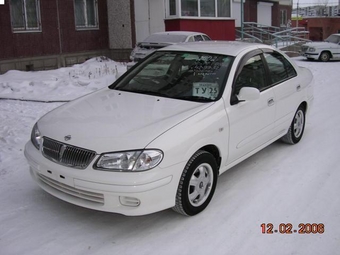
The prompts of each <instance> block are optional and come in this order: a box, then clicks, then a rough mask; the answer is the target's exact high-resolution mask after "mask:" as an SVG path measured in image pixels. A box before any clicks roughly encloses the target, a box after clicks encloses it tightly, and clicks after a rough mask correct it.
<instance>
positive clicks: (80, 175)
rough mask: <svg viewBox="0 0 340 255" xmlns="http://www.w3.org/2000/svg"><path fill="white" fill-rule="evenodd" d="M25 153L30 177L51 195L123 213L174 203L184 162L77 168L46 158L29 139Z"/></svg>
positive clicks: (147, 211)
mask: <svg viewBox="0 0 340 255" xmlns="http://www.w3.org/2000/svg"><path fill="white" fill-rule="evenodd" d="M25 156H26V158H27V160H28V163H29V165H30V173H31V176H32V178H33V179H34V180H35V181H36V182H37V183H38V185H39V186H40V187H41V188H42V189H44V190H45V191H47V192H48V193H50V194H51V195H53V196H55V197H58V198H60V199H62V200H64V201H67V202H69V203H72V204H75V205H79V206H82V207H86V208H90V209H95V210H99V211H107V212H114V213H120V214H124V215H145V214H150V213H153V212H157V211H161V210H164V209H167V208H171V207H173V206H174V205H175V197H176V192H177V188H178V183H179V179H180V175H181V172H182V170H183V169H184V165H185V163H179V164H176V165H173V166H171V167H168V168H159V167H157V168H154V169H152V170H149V171H145V172H136V173H125V172H107V171H98V170H94V169H93V168H92V164H90V166H88V167H87V168H86V169H83V170H80V169H74V168H69V167H65V166H62V165H59V164H56V163H54V162H52V161H50V160H48V159H46V158H45V157H44V156H43V155H42V154H41V152H40V151H38V150H37V149H36V148H35V147H34V146H33V145H32V143H31V142H30V141H29V142H28V143H27V144H26V146H25ZM95 160H96V158H95V159H94V160H93V162H95Z"/></svg>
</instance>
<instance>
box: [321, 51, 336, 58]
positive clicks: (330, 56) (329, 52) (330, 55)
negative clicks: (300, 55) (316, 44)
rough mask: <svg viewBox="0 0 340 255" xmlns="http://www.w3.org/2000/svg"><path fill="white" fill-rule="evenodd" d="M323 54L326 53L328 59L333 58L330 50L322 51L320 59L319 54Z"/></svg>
mask: <svg viewBox="0 0 340 255" xmlns="http://www.w3.org/2000/svg"><path fill="white" fill-rule="evenodd" d="M324 52H327V53H328V54H329V58H330V59H331V58H333V54H332V52H331V51H330V50H322V51H321V52H320V57H321V54H322V53H324Z"/></svg>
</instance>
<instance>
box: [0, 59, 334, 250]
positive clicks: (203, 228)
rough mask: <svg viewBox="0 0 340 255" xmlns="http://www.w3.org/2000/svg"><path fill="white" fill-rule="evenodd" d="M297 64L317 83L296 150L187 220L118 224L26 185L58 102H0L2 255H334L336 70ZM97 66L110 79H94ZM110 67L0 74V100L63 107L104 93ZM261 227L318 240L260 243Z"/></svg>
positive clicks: (227, 187)
mask: <svg viewBox="0 0 340 255" xmlns="http://www.w3.org/2000/svg"><path fill="white" fill-rule="evenodd" d="M295 61H296V62H297V63H298V64H299V65H301V66H305V67H308V68H309V69H310V70H311V71H312V72H313V74H314V76H315V103H314V106H313V109H312V112H311V115H310V116H309V118H308V120H307V125H306V131H305V135H304V138H303V139H302V141H301V142H300V143H299V144H297V145H295V146H289V145H286V144H283V143H280V142H276V143H274V144H272V145H271V146H269V147H267V148H266V149H264V150H262V151H261V152H259V153H257V154H255V155H254V156H252V157H251V158H249V159H247V160H246V161H244V162H242V163H240V164H239V165H237V166H235V167H233V168H232V169H230V170H229V171H227V172H226V173H224V174H223V175H221V176H220V177H219V181H218V184H217V189H216V192H215V195H214V198H213V200H212V202H211V203H210V205H209V206H208V208H207V209H206V210H205V211H204V212H202V213H201V214H199V215H197V216H195V217H183V216H181V215H179V214H176V213H174V212H173V211H172V210H166V211H163V212H159V213H155V214H151V215H147V216H140V217H126V216H122V215H118V214H112V213H104V212H97V211H93V210H89V209H85V208H81V207H78V206H75V205H71V204H68V203H66V202H63V201H61V200H59V199H57V198H54V197H52V196H50V195H49V194H47V193H46V192H44V191H43V190H42V189H40V188H39V187H38V186H37V185H36V184H35V183H34V182H33V180H32V179H31V177H30V175H29V171H28V164H27V162H26V160H25V158H24V155H23V148H24V145H25V143H26V142H27V141H28V140H29V136H30V132H31V128H32V126H33V125H34V123H35V122H36V120H37V119H39V118H40V117H41V116H42V115H43V114H45V113H46V112H48V111H50V110H51V109H53V108H55V107H57V106H59V105H61V103H38V102H26V101H13V100H0V123H1V125H0V194H1V195H0V254H1V255H17V254H43V255H45V254H53V255H54V254H58V255H61V254H65V255H68V254H81V255H83V254H100V255H101V254H104V255H105V254H172V255H173V254H207V253H213V254H232V255H235V254H241V255H243V254H244V255H249V254H259V255H260V254H261V255H262V254H278V255H281V254H282V255H284V254H292V255H293V254H308V255H309V254H313V255H315V254H322V255H335V254H339V248H340V196H339V194H340V185H339V180H340V171H339V170H340V166H339V150H340V115H339V113H338V112H337V111H338V109H339V108H340V100H339V99H338V95H340V86H339V78H338V77H339V73H338V72H339V71H340V62H330V63H321V62H307V61H305V60H303V59H302V58H295ZM105 64H106V65H107V66H109V67H108V70H110V71H108V72H106V74H103V72H102V71H100V74H99V71H96V70H98V69H99V70H104V69H105V68H106V67H105ZM102 65H104V67H99V66H102ZM115 66H117V69H118V70H120V71H121V72H123V71H124V70H125V69H124V68H125V66H124V65H121V64H119V63H115V62H112V63H111V62H109V63H108V62H98V60H97V61H96V60H91V61H89V62H87V63H85V64H84V65H78V66H74V67H71V68H63V69H59V70H54V71H46V72H29V73H26V72H17V71H11V72H8V73H6V74H5V75H0V97H1V98H10V97H11V98H21V99H35V100H42V101H46V100H56V101H59V100H60V101H62V100H68V99H71V98H74V97H77V96H80V95H83V94H85V93H88V92H91V91H94V90H96V89H99V88H101V87H105V86H107V85H108V84H110V83H111V82H112V81H113V80H114V79H115V70H116V67H115ZM90 73H91V75H90ZM92 75H93V76H92ZM94 75H96V76H94ZM262 223H266V224H268V223H273V224H274V229H278V226H279V224H280V223H291V224H293V229H298V225H299V224H300V223H317V224H319V223H323V224H324V225H325V232H324V233H323V234H298V233H293V234H290V235H288V234H280V233H274V234H262V233H261V227H260V225H261V224H262Z"/></svg>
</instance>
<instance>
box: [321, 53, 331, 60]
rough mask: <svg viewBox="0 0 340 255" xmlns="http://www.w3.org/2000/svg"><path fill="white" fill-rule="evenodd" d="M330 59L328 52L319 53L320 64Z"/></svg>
mask: <svg viewBox="0 0 340 255" xmlns="http://www.w3.org/2000/svg"><path fill="white" fill-rule="evenodd" d="M330 58H331V54H329V52H327V51H324V52H322V53H321V55H320V58H319V59H320V60H321V61H322V62H327V61H329V59H330Z"/></svg>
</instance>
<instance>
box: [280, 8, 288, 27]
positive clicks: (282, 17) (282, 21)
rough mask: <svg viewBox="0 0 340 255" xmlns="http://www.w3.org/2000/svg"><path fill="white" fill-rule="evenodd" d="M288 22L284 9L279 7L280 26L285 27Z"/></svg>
mask: <svg viewBox="0 0 340 255" xmlns="http://www.w3.org/2000/svg"><path fill="white" fill-rule="evenodd" d="M287 24H288V15H287V10H286V9H280V26H281V27H286V26H287Z"/></svg>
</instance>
